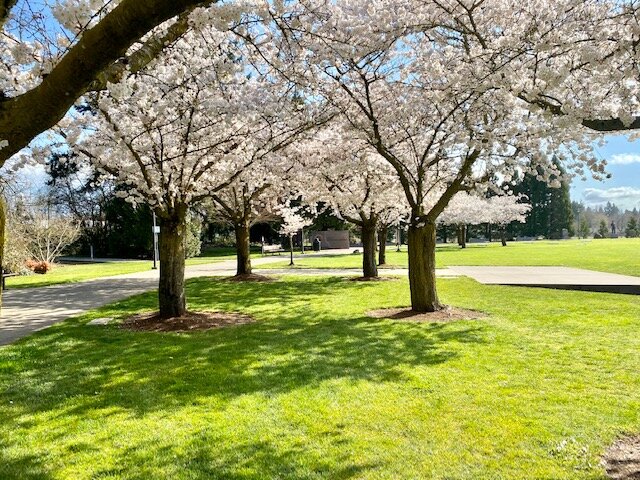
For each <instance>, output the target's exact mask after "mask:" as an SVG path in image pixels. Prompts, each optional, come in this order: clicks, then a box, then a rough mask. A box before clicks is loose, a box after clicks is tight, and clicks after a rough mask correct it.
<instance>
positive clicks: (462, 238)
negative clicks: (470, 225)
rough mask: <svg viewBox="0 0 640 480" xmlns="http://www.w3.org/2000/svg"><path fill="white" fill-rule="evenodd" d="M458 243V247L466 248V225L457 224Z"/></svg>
mask: <svg viewBox="0 0 640 480" xmlns="http://www.w3.org/2000/svg"><path fill="white" fill-rule="evenodd" d="M458 245H460V248H467V226H466V225H458Z"/></svg>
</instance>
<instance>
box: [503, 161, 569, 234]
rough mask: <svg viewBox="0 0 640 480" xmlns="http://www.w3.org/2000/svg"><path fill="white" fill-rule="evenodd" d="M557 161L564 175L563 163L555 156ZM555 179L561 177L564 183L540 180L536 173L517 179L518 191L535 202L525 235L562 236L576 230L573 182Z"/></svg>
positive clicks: (557, 166) (532, 204)
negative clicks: (572, 200) (572, 195)
mask: <svg viewBox="0 0 640 480" xmlns="http://www.w3.org/2000/svg"><path fill="white" fill-rule="evenodd" d="M553 163H554V165H555V166H556V168H557V170H558V171H559V172H560V177H562V176H563V175H564V170H563V168H562V165H561V164H560V162H559V161H558V160H557V159H556V158H555V157H554V158H553ZM551 180H560V186H559V187H558V188H553V187H551V186H549V184H548V183H547V182H544V181H542V180H538V179H537V178H536V175H535V174H532V173H526V174H525V175H524V177H523V178H522V180H521V181H520V182H516V185H515V187H514V191H515V193H517V194H522V195H525V196H526V197H527V199H528V200H527V201H528V203H530V204H531V210H530V212H529V214H528V215H527V220H526V222H525V223H524V225H522V227H521V228H520V232H521V234H522V235H525V236H528V237H537V236H540V235H542V236H544V237H546V238H554V239H559V238H562V231H563V230H564V229H566V230H567V232H568V234H569V236H573V235H574V234H575V228H574V224H573V218H574V216H573V208H572V207H573V205H572V203H571V198H570V195H569V184H568V183H567V182H566V181H563V180H562V179H561V178H552V179H551ZM578 205H579V204H578Z"/></svg>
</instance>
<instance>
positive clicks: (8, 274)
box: [2, 270, 18, 290]
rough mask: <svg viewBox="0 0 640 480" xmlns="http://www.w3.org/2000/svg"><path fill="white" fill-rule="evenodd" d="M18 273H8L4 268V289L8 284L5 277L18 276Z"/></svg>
mask: <svg viewBox="0 0 640 480" xmlns="http://www.w3.org/2000/svg"><path fill="white" fill-rule="evenodd" d="M17 276H18V274H17V273H8V272H5V271H4V270H2V290H6V289H7V284H6V282H5V279H6V278H8V277H17Z"/></svg>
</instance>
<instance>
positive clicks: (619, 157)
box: [607, 153, 640, 165]
mask: <svg viewBox="0 0 640 480" xmlns="http://www.w3.org/2000/svg"><path fill="white" fill-rule="evenodd" d="M607 163H608V164H609V165H631V164H632V163H640V154H637V153H616V154H615V155H611V160H609V161H608V162H607Z"/></svg>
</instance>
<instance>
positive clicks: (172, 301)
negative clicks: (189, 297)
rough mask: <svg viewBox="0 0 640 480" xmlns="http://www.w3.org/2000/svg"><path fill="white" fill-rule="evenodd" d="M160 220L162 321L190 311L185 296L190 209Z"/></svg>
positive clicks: (178, 209) (182, 207) (167, 214)
mask: <svg viewBox="0 0 640 480" xmlns="http://www.w3.org/2000/svg"><path fill="white" fill-rule="evenodd" d="M158 216H159V217H160V283H159V286H158V304H159V307H160V316H161V317H162V318H171V317H180V316H182V315H184V314H185V313H186V311H187V303H186V298H185V292H184V267H185V253H186V252H185V238H186V234H187V206H186V205H179V206H177V207H174V208H172V209H171V210H170V211H169V212H158Z"/></svg>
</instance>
